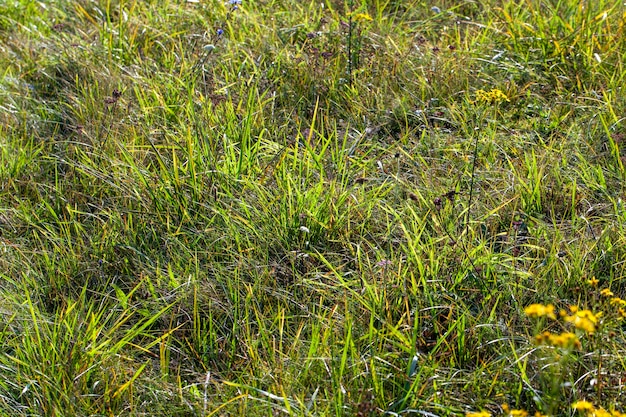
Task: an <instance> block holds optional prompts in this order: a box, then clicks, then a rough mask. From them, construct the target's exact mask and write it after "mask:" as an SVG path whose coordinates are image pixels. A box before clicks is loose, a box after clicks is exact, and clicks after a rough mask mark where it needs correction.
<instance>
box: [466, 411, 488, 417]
mask: <svg viewBox="0 0 626 417" xmlns="http://www.w3.org/2000/svg"><path fill="white" fill-rule="evenodd" d="M465 417H491V413H490V412H488V411H479V412H477V413H465Z"/></svg>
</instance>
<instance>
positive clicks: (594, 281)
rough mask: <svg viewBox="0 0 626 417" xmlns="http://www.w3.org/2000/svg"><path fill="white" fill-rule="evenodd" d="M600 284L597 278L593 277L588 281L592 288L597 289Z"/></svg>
mask: <svg viewBox="0 0 626 417" xmlns="http://www.w3.org/2000/svg"><path fill="white" fill-rule="evenodd" d="M599 282H600V281H598V279H597V278H596V277H593V278H591V279H590V280H588V281H587V284H589V285H591V286H592V287H597V286H598V283H599Z"/></svg>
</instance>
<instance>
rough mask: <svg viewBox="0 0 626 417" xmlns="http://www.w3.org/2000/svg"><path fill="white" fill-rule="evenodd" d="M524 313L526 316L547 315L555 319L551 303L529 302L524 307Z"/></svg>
mask: <svg viewBox="0 0 626 417" xmlns="http://www.w3.org/2000/svg"><path fill="white" fill-rule="evenodd" d="M524 314H526V315H527V316H528V317H544V316H546V317H549V318H551V319H556V316H555V315H554V306H553V305H552V304H548V305H547V306H544V305H543V304H531V305H529V306H528V307H526V308H525V309H524Z"/></svg>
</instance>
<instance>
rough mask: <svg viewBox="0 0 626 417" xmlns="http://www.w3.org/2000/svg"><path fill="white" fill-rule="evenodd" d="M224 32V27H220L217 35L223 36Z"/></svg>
mask: <svg viewBox="0 0 626 417" xmlns="http://www.w3.org/2000/svg"><path fill="white" fill-rule="evenodd" d="M223 34H224V29H221V28H220V29H218V30H217V36H222V35H223Z"/></svg>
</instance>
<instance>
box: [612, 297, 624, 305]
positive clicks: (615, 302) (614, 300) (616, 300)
mask: <svg viewBox="0 0 626 417" xmlns="http://www.w3.org/2000/svg"><path fill="white" fill-rule="evenodd" d="M611 304H619V305H621V306H626V300H623V299H621V298H619V297H613V298H611Z"/></svg>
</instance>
